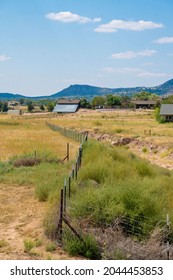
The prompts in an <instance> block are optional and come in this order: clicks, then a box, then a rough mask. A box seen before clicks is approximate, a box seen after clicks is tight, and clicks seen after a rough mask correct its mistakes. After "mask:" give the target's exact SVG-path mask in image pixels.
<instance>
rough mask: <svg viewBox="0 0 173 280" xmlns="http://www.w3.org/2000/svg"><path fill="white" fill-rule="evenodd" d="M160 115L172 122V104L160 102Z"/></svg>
mask: <svg viewBox="0 0 173 280" xmlns="http://www.w3.org/2000/svg"><path fill="white" fill-rule="evenodd" d="M160 116H161V118H162V119H163V120H165V121H168V122H173V104H162V105H161V108H160Z"/></svg>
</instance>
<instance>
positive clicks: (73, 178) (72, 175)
mask: <svg viewBox="0 0 173 280" xmlns="http://www.w3.org/2000/svg"><path fill="white" fill-rule="evenodd" d="M72 179H74V165H73V167H72Z"/></svg>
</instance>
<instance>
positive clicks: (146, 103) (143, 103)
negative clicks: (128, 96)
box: [132, 100, 156, 109]
mask: <svg viewBox="0 0 173 280" xmlns="http://www.w3.org/2000/svg"><path fill="white" fill-rule="evenodd" d="M132 103H133V104H134V105H135V107H136V109H140V108H142V109H153V108H154V106H155V105H156V101H154V100H134V101H132Z"/></svg>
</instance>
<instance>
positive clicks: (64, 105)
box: [53, 99, 80, 113]
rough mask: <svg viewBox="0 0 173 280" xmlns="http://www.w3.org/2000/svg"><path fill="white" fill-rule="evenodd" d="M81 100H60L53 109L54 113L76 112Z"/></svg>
mask: <svg viewBox="0 0 173 280" xmlns="http://www.w3.org/2000/svg"><path fill="white" fill-rule="evenodd" d="M79 103H80V100H67V99H62V100H58V104H57V105H56V106H55V108H54V109H53V112H54V113H75V112H76V111H77V110H78V108H79Z"/></svg>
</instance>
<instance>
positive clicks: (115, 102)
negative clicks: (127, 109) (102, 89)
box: [106, 94, 121, 107]
mask: <svg viewBox="0 0 173 280" xmlns="http://www.w3.org/2000/svg"><path fill="white" fill-rule="evenodd" d="M106 104H107V105H108V106H109V107H114V106H120V105H121V97H120V96H116V95H113V94H108V95H107V96H106Z"/></svg>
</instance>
